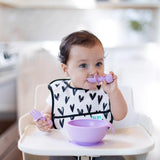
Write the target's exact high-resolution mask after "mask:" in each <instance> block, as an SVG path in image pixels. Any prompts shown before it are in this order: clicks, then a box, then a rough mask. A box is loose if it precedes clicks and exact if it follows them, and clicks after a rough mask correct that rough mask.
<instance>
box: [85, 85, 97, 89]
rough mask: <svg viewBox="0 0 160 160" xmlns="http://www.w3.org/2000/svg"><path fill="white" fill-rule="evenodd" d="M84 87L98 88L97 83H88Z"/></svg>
mask: <svg viewBox="0 0 160 160" xmlns="http://www.w3.org/2000/svg"><path fill="white" fill-rule="evenodd" d="M84 89H89V90H97V83H88V85H87V86H85V87H84Z"/></svg>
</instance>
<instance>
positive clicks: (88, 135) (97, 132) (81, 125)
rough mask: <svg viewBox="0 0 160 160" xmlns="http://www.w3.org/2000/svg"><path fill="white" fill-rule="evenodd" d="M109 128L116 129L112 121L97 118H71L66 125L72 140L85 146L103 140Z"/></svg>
mask: <svg viewBox="0 0 160 160" xmlns="http://www.w3.org/2000/svg"><path fill="white" fill-rule="evenodd" d="M109 128H111V129H112V131H114V130H113V127H112V124H111V123H109V122H107V121H103V120H95V119H78V120H71V121H69V122H68V123H67V125H66V129H67V132H68V134H69V136H70V138H71V139H72V142H73V143H76V144H78V145H84V146H90V145H95V144H98V143H100V142H102V139H103V138H104V136H105V135H106V133H107V131H108V129H109Z"/></svg>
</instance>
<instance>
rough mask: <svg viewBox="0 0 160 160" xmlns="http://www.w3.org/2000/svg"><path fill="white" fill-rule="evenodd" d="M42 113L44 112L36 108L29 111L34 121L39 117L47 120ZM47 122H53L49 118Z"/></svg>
mask: <svg viewBox="0 0 160 160" xmlns="http://www.w3.org/2000/svg"><path fill="white" fill-rule="evenodd" d="M43 113H44V112H43V111H42V112H39V111H37V110H36V109H33V110H32V111H31V112H30V114H31V116H32V117H33V119H34V121H35V122H36V121H38V120H40V119H44V120H45V121H48V120H47V118H46V117H44V116H43ZM49 122H50V125H52V124H53V123H52V121H51V120H49Z"/></svg>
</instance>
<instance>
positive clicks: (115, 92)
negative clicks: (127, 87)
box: [107, 87, 119, 97]
mask: <svg viewBox="0 0 160 160" xmlns="http://www.w3.org/2000/svg"><path fill="white" fill-rule="evenodd" d="M107 93H108V95H109V97H110V96H112V95H115V94H117V93H119V88H118V87H115V88H112V89H110V90H109V91H108V92H107Z"/></svg>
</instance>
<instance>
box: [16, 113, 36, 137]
mask: <svg viewBox="0 0 160 160" xmlns="http://www.w3.org/2000/svg"><path fill="white" fill-rule="evenodd" d="M30 124H34V122H33V118H32V116H31V115H30V114H29V113H26V114H24V115H23V116H21V117H20V118H19V124H18V125H19V134H20V136H21V135H22V134H23V132H24V130H25V128H26V126H28V125H30Z"/></svg>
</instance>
